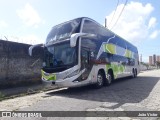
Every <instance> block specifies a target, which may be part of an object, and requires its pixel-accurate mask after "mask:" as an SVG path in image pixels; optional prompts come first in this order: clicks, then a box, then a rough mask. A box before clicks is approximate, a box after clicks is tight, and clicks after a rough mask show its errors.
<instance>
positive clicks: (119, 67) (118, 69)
mask: <svg viewBox="0 0 160 120" xmlns="http://www.w3.org/2000/svg"><path fill="white" fill-rule="evenodd" d="M110 68H111V69H112V70H113V74H114V78H115V79H116V78H117V75H118V74H121V73H123V72H124V71H125V66H124V65H117V64H114V63H111V64H107V65H106V71H108V70H109V69H110Z"/></svg>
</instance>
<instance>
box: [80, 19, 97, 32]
mask: <svg viewBox="0 0 160 120" xmlns="http://www.w3.org/2000/svg"><path fill="white" fill-rule="evenodd" d="M96 29H97V25H96V24H95V23H93V22H92V21H89V20H85V21H84V25H83V30H82V32H84V33H92V34H97V30H96Z"/></svg>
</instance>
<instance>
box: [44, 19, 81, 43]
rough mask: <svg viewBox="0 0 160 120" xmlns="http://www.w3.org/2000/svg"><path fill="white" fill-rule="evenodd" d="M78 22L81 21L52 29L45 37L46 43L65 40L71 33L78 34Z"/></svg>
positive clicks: (73, 21)
mask: <svg viewBox="0 0 160 120" xmlns="http://www.w3.org/2000/svg"><path fill="white" fill-rule="evenodd" d="M80 22H81V19H75V20H71V21H69V22H66V23H63V24H60V25H57V26H55V27H53V28H52V30H51V31H50V33H49V34H48V36H47V39H46V43H48V42H50V41H58V40H62V39H66V38H69V37H70V36H71V35H72V34H73V33H78V32H79V29H80V28H79V26H80Z"/></svg>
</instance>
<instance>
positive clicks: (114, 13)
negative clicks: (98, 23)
mask: <svg viewBox="0 0 160 120" xmlns="http://www.w3.org/2000/svg"><path fill="white" fill-rule="evenodd" d="M118 5H119V0H118V1H117V5H116V9H115V11H114V13H113V16H112V19H111V21H110V24H111V23H112V20H113V18H114V16H115V13H116V11H117V8H118ZM110 24H108V25H110Z"/></svg>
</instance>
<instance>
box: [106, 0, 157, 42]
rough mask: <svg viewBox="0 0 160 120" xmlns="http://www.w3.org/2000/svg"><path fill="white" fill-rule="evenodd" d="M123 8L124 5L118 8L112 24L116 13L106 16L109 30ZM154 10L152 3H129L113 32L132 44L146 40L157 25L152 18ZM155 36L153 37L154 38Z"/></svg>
mask: <svg viewBox="0 0 160 120" xmlns="http://www.w3.org/2000/svg"><path fill="white" fill-rule="evenodd" d="M123 6H124V4H120V5H119V6H118V8H117V11H118V12H116V14H115V17H114V19H113V21H112V22H111V19H112V16H113V14H114V11H112V12H111V13H110V14H109V15H108V16H106V18H107V26H108V28H109V29H111V28H112V27H113V25H114V23H115V22H116V20H117V18H118V15H119V14H120V12H121V10H122V8H123ZM153 10H154V7H153V6H152V5H151V4H150V3H147V4H145V5H143V4H142V3H140V2H133V1H132V2H130V3H128V4H127V5H126V6H125V9H124V11H123V13H122V15H121V16H120V18H119V20H118V22H117V24H116V25H115V26H114V27H113V29H112V31H113V32H115V33H116V34H118V35H120V36H122V37H123V38H125V39H126V40H129V41H131V42H133V41H141V40H145V39H146V38H148V36H150V33H151V32H153V30H152V29H151V28H154V27H155V25H156V18H155V17H151V13H152V12H153ZM154 34H155V33H154ZM155 36H156V35H153V36H152V38H153V37H155Z"/></svg>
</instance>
